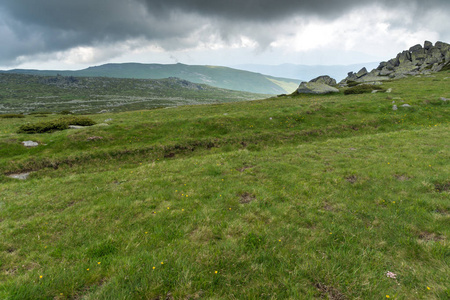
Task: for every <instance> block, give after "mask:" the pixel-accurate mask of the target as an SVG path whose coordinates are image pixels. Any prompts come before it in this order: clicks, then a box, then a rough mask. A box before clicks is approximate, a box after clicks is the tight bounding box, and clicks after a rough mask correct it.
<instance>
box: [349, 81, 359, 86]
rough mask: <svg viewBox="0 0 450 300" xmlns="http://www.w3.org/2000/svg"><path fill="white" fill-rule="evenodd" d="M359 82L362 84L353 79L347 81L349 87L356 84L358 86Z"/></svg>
mask: <svg viewBox="0 0 450 300" xmlns="http://www.w3.org/2000/svg"><path fill="white" fill-rule="evenodd" d="M358 84H360V82H356V81H353V80H349V81H347V85H348V86H349V87H354V86H357V85H358Z"/></svg>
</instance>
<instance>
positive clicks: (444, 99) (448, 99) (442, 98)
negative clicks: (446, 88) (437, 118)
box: [440, 97, 450, 101]
mask: <svg viewBox="0 0 450 300" xmlns="http://www.w3.org/2000/svg"><path fill="white" fill-rule="evenodd" d="M440 99H441V100H442V101H450V98H444V97H441V98H440Z"/></svg>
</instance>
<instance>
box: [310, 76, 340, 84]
mask: <svg viewBox="0 0 450 300" xmlns="http://www.w3.org/2000/svg"><path fill="white" fill-rule="evenodd" d="M309 82H317V83H323V84H326V85H336V79H334V78H331V77H330V76H328V75H322V76H319V77H316V78H314V79H311V80H310V81H309Z"/></svg>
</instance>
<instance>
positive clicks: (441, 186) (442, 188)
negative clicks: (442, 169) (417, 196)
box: [434, 182, 450, 193]
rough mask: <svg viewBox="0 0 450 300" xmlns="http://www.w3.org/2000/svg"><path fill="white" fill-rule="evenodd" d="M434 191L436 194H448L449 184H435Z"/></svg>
mask: <svg viewBox="0 0 450 300" xmlns="http://www.w3.org/2000/svg"><path fill="white" fill-rule="evenodd" d="M434 189H435V190H436V192H438V193H443V192H450V182H445V183H436V184H435V185H434Z"/></svg>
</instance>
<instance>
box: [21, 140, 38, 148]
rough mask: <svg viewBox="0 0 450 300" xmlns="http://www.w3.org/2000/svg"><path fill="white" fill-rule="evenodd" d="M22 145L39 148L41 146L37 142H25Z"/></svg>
mask: <svg viewBox="0 0 450 300" xmlns="http://www.w3.org/2000/svg"><path fill="white" fill-rule="evenodd" d="M22 145H24V146H25V147H37V146H39V144H38V143H37V142H33V141H23V142H22Z"/></svg>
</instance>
